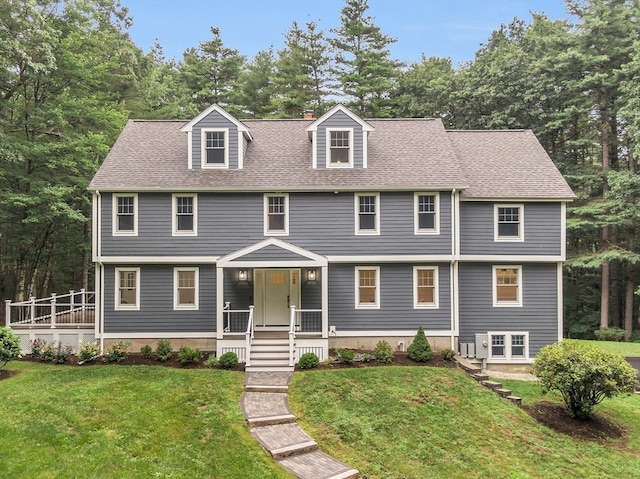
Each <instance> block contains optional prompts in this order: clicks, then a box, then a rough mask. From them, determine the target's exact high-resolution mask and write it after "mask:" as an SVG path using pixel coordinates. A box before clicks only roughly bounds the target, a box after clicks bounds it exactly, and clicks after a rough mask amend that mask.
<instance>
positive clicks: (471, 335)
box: [459, 263, 558, 356]
mask: <svg viewBox="0 0 640 479" xmlns="http://www.w3.org/2000/svg"><path fill="white" fill-rule="evenodd" d="M501 264H504V263H501ZM492 282H493V278H492V265H491V264H488V263H462V264H460V269H459V284H460V294H459V298H460V342H463V343H464V342H473V341H475V334H476V333H486V332H487V331H505V332H510V331H524V332H527V331H528V332H529V348H530V350H529V353H530V355H531V356H533V355H534V354H535V353H537V352H538V350H539V349H540V348H541V347H542V346H544V345H545V344H549V343H553V342H555V341H557V339H558V292H557V290H556V285H557V266H556V264H555V263H541V264H524V265H523V266H522V288H523V289H522V303H523V305H522V307H514V308H502V307H500V308H495V307H493V284H492Z"/></svg>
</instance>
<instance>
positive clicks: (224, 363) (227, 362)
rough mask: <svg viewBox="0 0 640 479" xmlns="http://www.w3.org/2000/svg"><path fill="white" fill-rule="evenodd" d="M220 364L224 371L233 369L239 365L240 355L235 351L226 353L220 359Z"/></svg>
mask: <svg viewBox="0 0 640 479" xmlns="http://www.w3.org/2000/svg"><path fill="white" fill-rule="evenodd" d="M218 364H219V365H220V367H221V368H223V369H232V368H235V367H236V366H237V365H238V355H237V354H236V353H234V352H233V351H229V352H226V353H224V354H223V355H222V356H220V357H219V358H218Z"/></svg>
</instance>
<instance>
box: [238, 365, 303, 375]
mask: <svg viewBox="0 0 640 479" xmlns="http://www.w3.org/2000/svg"><path fill="white" fill-rule="evenodd" d="M244 370H245V372H247V373H264V372H269V373H273V372H282V373H284V372H293V370H294V367H293V366H253V365H251V366H245V368H244Z"/></svg>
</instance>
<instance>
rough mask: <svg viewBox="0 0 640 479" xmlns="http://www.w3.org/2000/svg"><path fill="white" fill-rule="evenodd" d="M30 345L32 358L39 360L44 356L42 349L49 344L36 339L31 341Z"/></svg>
mask: <svg viewBox="0 0 640 479" xmlns="http://www.w3.org/2000/svg"><path fill="white" fill-rule="evenodd" d="M29 344H31V356H33V357H34V358H39V357H40V355H41V354H42V349H43V348H44V347H45V345H46V344H47V342H46V341H45V340H44V339H42V338H36V339H34V340H33V341H30V342H29Z"/></svg>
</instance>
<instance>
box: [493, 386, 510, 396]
mask: <svg viewBox="0 0 640 479" xmlns="http://www.w3.org/2000/svg"><path fill="white" fill-rule="evenodd" d="M494 391H495V392H497V393H498V394H500V396H502V397H503V398H505V397H507V396H511V390H510V389H504V388H495V389H494Z"/></svg>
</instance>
